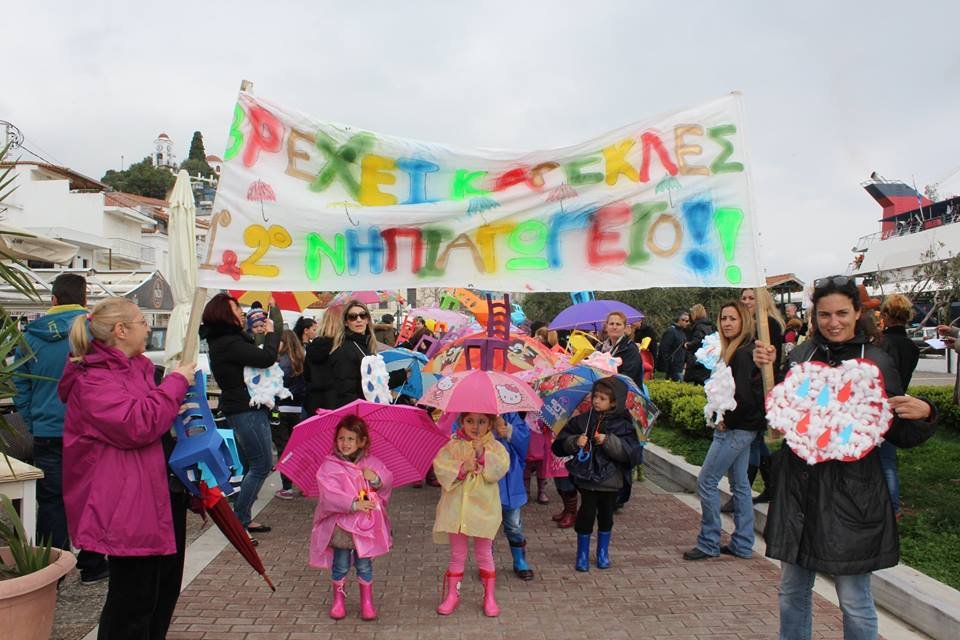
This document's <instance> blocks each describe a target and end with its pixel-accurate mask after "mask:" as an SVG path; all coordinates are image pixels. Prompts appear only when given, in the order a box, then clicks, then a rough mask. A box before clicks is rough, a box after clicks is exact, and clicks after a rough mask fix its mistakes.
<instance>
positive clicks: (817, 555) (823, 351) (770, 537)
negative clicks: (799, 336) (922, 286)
mask: <svg viewBox="0 0 960 640" xmlns="http://www.w3.org/2000/svg"><path fill="white" fill-rule="evenodd" d="M813 305H814V310H813V322H814V326H815V327H816V331H815V332H814V334H813V336H812V337H811V338H810V339H809V340H807V341H806V342H804V343H803V344H801V345H800V346H798V347H797V348H796V349H794V350H793V351H791V352H790V357H789V361H788V363H787V364H786V365H785V367H784V368H783V370H782V371H780V373H779V378H780V379H782V378H783V377H784V376H785V375H786V372H787V370H788V369H789V367H790V366H792V365H793V364H798V363H802V362H807V361H814V362H823V363H826V364H828V365H829V366H840V365H841V363H842V362H843V361H844V360H849V359H853V358H863V359H866V360H869V361H871V362H873V363H874V364H875V365H876V366H877V367H878V368H879V369H880V372H881V374H882V375H883V382H884V385H885V387H886V393H887V397H888V398H889V402H890V408H891V409H892V411H893V414H894V418H893V422H892V424H891V425H890V429H889V430H888V431H887V432H886V434H885V435H884V438H885V439H886V440H887V441H889V442H892V443H893V444H895V445H897V446H898V447H903V448H909V447H915V446H917V445H919V444H921V443H923V442H924V441H926V440H927V439H928V438H929V437H930V436H931V435H933V432H934V430H935V428H936V411H935V410H934V408H933V405H931V404H930V403H929V402H927V401H926V400H924V399H922V398H915V397H911V396H908V395H905V392H904V390H903V388H902V387H901V384H900V378H899V376H898V375H897V371H896V369H895V367H894V364H893V361H892V360H891V358H890V356H889V355H888V354H887V353H886V352H885V351H884V350H883V349H882V348H880V347H879V346H877V345H875V344H872V343H871V342H870V341H869V339H868V337H867V335H866V334H865V333H864V331H863V329H862V328H861V327H860V323H859V320H860V312H861V305H862V303H861V300H860V294H859V291H858V290H857V286H856V284H855V283H854V281H853V279H852V278H848V277H846V276H832V277H829V278H821V279H818V280H816V281H815V282H814V292H813ZM775 358H776V352H775V349H774V347H773V346H771V345H766V344H763V343H761V342H759V341H758V342H757V346H756V347H755V348H754V353H753V360H754V363H755V364H756V365H757V366H763V365H766V364H774V360H775ZM780 458H781V459H780V460H779V461H778V463H777V464H776V465H775V468H774V469H773V473H774V478H775V480H774V483H773V486H774V499H773V501H772V502H771V504H770V511H769V512H768V515H767V524H766V528H765V530H764V538H765V539H766V542H767V556H768V557H770V558H775V559H777V560H780V561H781V576H780V589H779V594H780V595H779V600H780V638H783V639H789V640H793V639H797V640H801V639H803V640H805V639H807V638H810V637H811V636H812V633H813V632H812V623H813V613H812V611H813V609H812V597H813V594H812V588H813V581H814V578H815V576H816V573H817V572H822V573H826V574H829V575H830V577H831V578H833V581H834V584H835V586H836V589H837V596H838V599H839V601H840V609H841V611H842V612H843V636H844V638H857V639H859V638H876V637H877V612H876V606H875V604H874V601H873V595H872V593H871V591H870V575H871V573H872V572H873V571H877V570H879V569H884V568H886V567H892V566H894V565H896V564H897V562H898V561H899V559H900V541H899V536H898V534H897V523H896V520H895V519H894V514H893V506H892V504H891V502H890V494H889V492H888V491H887V485H886V483H885V482H884V479H883V470H882V468H881V465H880V453H879V448H874V449H873V450H871V451H870V452H869V453H868V454H867V455H866V456H864V457H863V458H861V459H859V460H855V461H851V462H846V461H839V460H828V461H825V462H820V463H818V464H815V465H809V464H807V462H806V461H805V460H804V459H802V458H800V457H799V456H798V455H797V454H796V453H794V452H793V450H791V448H790V447H789V446H788V445H787V444H786V443H784V445H783V453H782V455H781V457H780Z"/></svg>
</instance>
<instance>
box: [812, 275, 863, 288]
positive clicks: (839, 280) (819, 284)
mask: <svg viewBox="0 0 960 640" xmlns="http://www.w3.org/2000/svg"><path fill="white" fill-rule="evenodd" d="M848 284H856V283H854V281H853V278H848V277H847V276H828V277H826V278H817V279H816V280H814V281H813V288H814V289H822V288H824V287H829V286H830V285H833V286H835V287H845V286H847V285H848Z"/></svg>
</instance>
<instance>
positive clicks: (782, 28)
mask: <svg viewBox="0 0 960 640" xmlns="http://www.w3.org/2000/svg"><path fill="white" fill-rule="evenodd" d="M347 4H348V3H344V2H336V3H334V2H262V1H261V2H238V1H234V2H202V1H201V2H197V1H194V2H180V1H173V0H170V1H167V2H164V3H163V5H162V7H163V9H162V12H161V10H160V9H159V7H158V8H150V9H149V10H148V9H147V8H146V7H147V5H144V4H143V3H136V2H129V1H123V2H120V1H117V2H96V1H93V0H87V1H85V2H78V3H67V2H62V3H41V2H35V3H25V2H22V3H15V4H12V5H7V6H5V7H4V9H3V11H2V17H3V22H4V24H5V25H6V28H5V29H4V45H5V46H4V49H5V50H6V52H7V55H5V56H4V70H3V90H2V91H0V119H2V120H8V121H10V122H12V123H14V124H15V125H16V126H17V127H18V128H19V129H20V130H21V131H22V132H23V134H24V135H25V136H26V143H25V144H26V147H28V148H29V149H30V150H32V151H34V152H37V153H39V154H40V155H42V156H44V157H45V158H47V159H48V160H51V161H54V162H56V163H59V164H63V165H66V166H69V167H71V168H73V169H75V170H77V171H80V172H81V173H84V174H87V175H89V176H91V177H94V178H100V177H101V176H102V175H103V173H104V171H105V170H107V169H110V168H115V169H118V168H119V165H120V156H121V155H122V156H124V158H125V162H126V164H127V165H129V164H130V163H131V162H134V161H137V160H140V159H142V158H143V157H144V156H146V155H148V154H149V153H150V152H151V149H152V142H153V140H154V138H155V137H156V136H157V134H158V133H160V132H161V131H163V132H166V133H167V134H168V135H169V136H170V137H171V138H172V139H173V141H174V143H175V145H176V147H175V153H176V155H177V156H178V158H179V159H181V160H182V159H184V158H185V157H186V155H187V151H188V148H189V144H190V137H191V135H192V133H193V131H195V130H199V131H202V132H203V134H204V141H205V144H206V149H207V152H208V153H213V154H217V155H222V153H223V149H224V146H225V143H226V132H227V129H228V128H229V124H230V119H231V114H232V110H233V105H234V102H235V100H236V94H237V90H238V88H239V85H240V81H241V80H242V79H248V80H251V81H253V82H254V83H255V93H257V94H259V95H262V96H264V97H266V98H268V99H270V100H272V101H274V102H278V103H280V104H284V105H286V106H289V107H291V108H295V109H297V110H300V111H304V112H307V113H310V114H311V115H313V116H316V117H317V118H320V119H326V120H333V121H339V122H343V123H349V124H352V125H355V126H358V127H362V128H368V129H371V130H374V131H381V132H383V133H390V134H394V135H399V136H404V137H410V138H419V139H423V140H428V141H439V142H448V143H454V144H457V145H470V146H484V147H501V148H516V149H523V148H550V147H557V146H561V145H566V144H571V143H576V142H579V141H582V140H585V139H588V138H591V137H593V136H594V135H596V134H600V133H602V132H605V131H607V130H610V129H613V128H616V127H618V126H621V125H624V124H628V123H630V122H633V121H636V120H640V119H642V118H643V117H644V116H648V115H653V114H657V113H660V112H664V111H669V110H673V109H676V108H680V107H686V106H692V105H696V104H698V103H700V102H703V101H706V100H708V99H711V98H714V97H717V96H720V95H723V94H725V93H727V92H729V91H732V90H739V91H741V92H742V93H743V95H744V100H745V107H746V136H747V142H748V145H749V154H750V158H749V160H750V162H749V166H750V167H751V168H752V178H753V186H754V193H755V201H756V206H757V211H758V215H759V218H760V225H761V227H762V230H763V237H762V238H761V243H762V246H763V250H762V255H763V259H764V263H765V266H766V270H767V274H768V275H772V274H777V273H783V272H788V271H793V272H795V273H797V274H798V275H799V276H800V277H801V278H802V279H804V280H807V281H809V280H810V279H812V278H814V277H816V276H818V275H824V273H825V272H827V271H829V272H840V271H842V270H843V268H844V266H845V264H846V263H848V262H849V260H850V258H851V256H852V254H851V253H850V249H851V247H852V246H853V244H854V242H855V241H856V239H857V238H858V237H859V236H860V235H864V234H867V233H871V232H873V231H876V230H879V224H878V223H877V219H878V217H879V214H880V207H879V206H878V205H877V204H876V203H874V202H873V200H872V199H871V198H870V197H869V196H868V195H867V194H866V192H865V191H863V189H861V187H860V186H859V183H860V182H861V181H863V180H865V179H866V178H867V177H868V176H869V174H870V172H871V171H873V170H876V171H878V172H879V173H880V174H881V175H883V176H886V177H888V178H899V179H902V180H905V181H906V182H913V181H914V180H916V183H917V185H918V187H919V188H920V189H921V190H922V189H923V185H925V184H930V183H934V182H937V181H939V180H944V183H943V184H942V185H941V194H943V193H944V192H947V193H960V175H958V174H957V173H956V172H960V153H957V148H958V145H957V138H958V133H957V132H958V130H960V127H958V124H957V117H958V107H960V100H958V98H960V31H958V25H960V2H956V0H953V1H948V0H942V1H939V2H920V3H912V4H911V3H903V2H871V3H854V2H850V3H846V2H837V1H835V0H834V1H833V2H820V1H817V2H810V1H808V2H803V3H792V4H790V5H786V4H784V3H779V2H761V1H759V0H758V1H756V2H739V1H732V0H727V1H724V2H675V1H671V2H642V1H640V0H628V1H622V2H621V1H618V0H605V1H604V2H595V3H593V2H590V3H588V2H578V3H572V2H563V1H560V0H554V1H552V2H539V1H537V2H529V1H526V2H525V1H519V0H512V1H510V2H469V3H468V2H454V1H450V0H446V1H435V2H416V1H414V0H411V1H410V2H403V3H398V2H381V1H367V2H358V3H349V4H350V5H352V6H350V7H347V6H346V5H347ZM31 5H32V6H31ZM45 5H47V6H48V8H44V6H45ZM53 5H55V8H49V7H50V6H53ZM23 159H30V158H29V157H28V154H23ZM951 174H953V175H951Z"/></svg>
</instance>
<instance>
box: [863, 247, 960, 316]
mask: <svg viewBox="0 0 960 640" xmlns="http://www.w3.org/2000/svg"><path fill="white" fill-rule="evenodd" d="M911 277H912V282H911V284H910V286H909V287H905V286H903V285H902V284H901V283H900V282H897V283H895V284H894V286H893V289H894V290H895V291H897V292H899V293H904V294H905V295H906V296H907V297H909V298H910V299H911V300H913V301H917V300H918V299H922V300H927V301H929V302H930V303H931V304H930V309H929V310H928V311H927V313H926V315H925V316H924V317H923V318H922V319H920V324H921V325H926V323H927V322H928V321H929V320H930V319H931V318H937V319H938V320H939V321H941V322H945V323H950V322H952V321H953V320H955V318H951V317H948V316H949V315H950V304H951V302H954V301H957V300H960V254H954V253H953V252H952V251H950V250H949V249H947V246H946V244H944V243H943V242H937V243H934V244H932V245H931V246H930V248H928V249H927V250H926V251H923V252H922V253H921V254H920V264H919V266H917V267H915V268H914V269H913V272H912V275H911ZM878 283H879V286H880V290H881V291H883V285H884V284H885V280H884V279H880V280H879V281H878Z"/></svg>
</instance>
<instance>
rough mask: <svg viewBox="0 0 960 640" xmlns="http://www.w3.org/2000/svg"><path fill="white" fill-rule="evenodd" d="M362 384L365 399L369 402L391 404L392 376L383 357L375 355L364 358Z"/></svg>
mask: <svg viewBox="0 0 960 640" xmlns="http://www.w3.org/2000/svg"><path fill="white" fill-rule="evenodd" d="M360 383H361V385H362V386H363V397H364V398H366V399H367V400H368V401H369V402H376V403H378V404H390V401H391V400H392V399H393V398H392V397H391V396H390V374H389V373H388V372H387V365H386V363H385V362H384V361H383V356H381V355H380V354H375V355H372V356H364V357H363V360H361V361H360Z"/></svg>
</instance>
